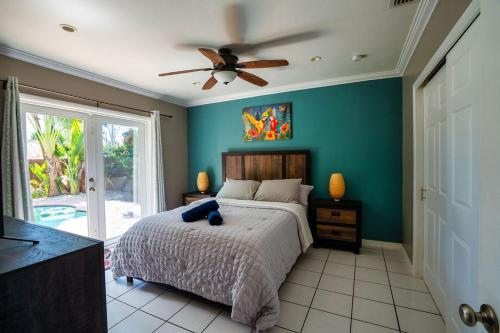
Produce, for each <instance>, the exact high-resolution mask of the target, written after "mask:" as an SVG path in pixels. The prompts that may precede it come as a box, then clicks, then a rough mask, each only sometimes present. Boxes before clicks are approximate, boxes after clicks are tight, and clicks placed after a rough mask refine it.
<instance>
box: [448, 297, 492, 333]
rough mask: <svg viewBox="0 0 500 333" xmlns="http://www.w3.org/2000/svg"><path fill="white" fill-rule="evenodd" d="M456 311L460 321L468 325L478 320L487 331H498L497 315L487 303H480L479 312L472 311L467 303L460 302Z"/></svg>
mask: <svg viewBox="0 0 500 333" xmlns="http://www.w3.org/2000/svg"><path fill="white" fill-rule="evenodd" d="M458 313H459V314H460V319H462V322H463V323H464V324H465V325H467V326H469V327H474V326H476V324H477V322H480V323H482V324H483V326H484V328H485V329H486V331H488V332H489V333H499V327H498V318H497V315H496V313H495V310H493V308H492V307H491V306H490V305H488V304H483V305H481V308H480V309H479V312H476V311H474V309H473V308H472V307H471V306H470V305H469V304H462V305H460V308H459V310H458Z"/></svg>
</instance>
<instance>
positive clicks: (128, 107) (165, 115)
mask: <svg viewBox="0 0 500 333" xmlns="http://www.w3.org/2000/svg"><path fill="white" fill-rule="evenodd" d="M0 81H2V82H4V83H5V82H7V80H0ZM19 86H20V87H24V88H29V89H34V90H40V91H45V92H49V93H52V94H56V95H61V96H66V97H71V98H77V99H83V100H86V101H90V102H93V103H96V105H97V107H100V105H101V104H107V105H111V106H116V107H119V108H124V109H129V110H134V111H138V112H143V113H148V114H152V113H153V111H148V110H142V109H137V108H132V107H130V106H124V105H119V104H114V103H108V102H102V101H98V100H95V99H91V98H87V97H80V96H76V95H72V94H67V93H62V92H59V91H55V90H50V89H44V88H39V87H35V86H31V85H28V84H23V83H19ZM160 116H161V117H167V118H170V119H172V118H173V116H172V115H169V114H161V113H160Z"/></svg>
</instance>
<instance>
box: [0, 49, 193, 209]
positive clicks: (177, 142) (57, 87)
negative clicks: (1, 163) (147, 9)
mask: <svg viewBox="0 0 500 333" xmlns="http://www.w3.org/2000/svg"><path fill="white" fill-rule="evenodd" d="M8 76H16V77H17V78H18V79H19V82H20V83H23V84H27V85H31V86H36V87H40V88H44V89H50V90H54V91H58V92H63V93H67V94H71V95H76V96H80V97H85V98H90V99H94V100H99V101H103V102H107V103H113V104H119V105H124V106H128V107H133V108H138V109H143V110H159V111H160V112H161V113H163V114H170V115H172V116H173V118H172V119H168V118H165V117H163V118H162V130H163V139H164V140H163V144H164V163H165V190H166V195H167V206H168V209H172V208H175V207H177V206H179V205H181V200H182V198H181V194H182V192H185V191H186V190H187V188H188V184H187V169H188V158H187V112H186V108H184V107H181V106H178V105H174V104H170V103H167V102H163V101H160V100H157V99H154V98H150V97H146V96H142V95H138V94H135V93H131V92H128V91H125V90H121V89H118V88H113V87H110V86H107V85H104V84H100V83H97V82H93V81H90V80H86V79H82V78H79V77H75V76H72V75H68V74H64V73H61V72H57V71H54V70H51V69H47V68H44V67H40V66H37V65H33V64H29V63H26V62H23V61H20V60H16V59H13V58H9V57H5V56H3V55H0V79H6V78H7V77H8ZM26 92H28V93H33V92H30V91H26ZM0 95H2V94H0ZM45 96H47V97H52V98H59V99H61V97H60V96H55V95H52V96H51V95H49V94H46V95H45ZM2 97H3V96H2ZM0 98H1V97H0ZM71 101H72V102H77V103H82V104H89V103H88V102H85V101H83V100H71ZM0 105H2V107H1V108H0V110H1V109H3V103H2V104H0ZM104 107H106V108H111V107H109V106H108V105H105V106H104ZM122 111H125V110H122ZM0 112H1V111H0ZM0 119H3V115H2V116H1V117H0ZM1 121H2V120H0V122H1ZM0 128H1V127H0Z"/></svg>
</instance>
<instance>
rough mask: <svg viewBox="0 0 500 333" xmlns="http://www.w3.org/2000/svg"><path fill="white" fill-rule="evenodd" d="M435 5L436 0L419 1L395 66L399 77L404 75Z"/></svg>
mask: <svg viewBox="0 0 500 333" xmlns="http://www.w3.org/2000/svg"><path fill="white" fill-rule="evenodd" d="M437 3H438V0H421V1H420V3H419V4H418V7H417V12H416V13H415V16H414V17H413V21H412V23H411V26H410V31H408V35H407V36H406V40H405V43H404V45H403V49H402V50H401V54H400V55H399V60H398V63H397V65H396V69H395V71H396V72H397V73H399V75H401V76H402V75H403V74H404V71H405V70H406V66H408V63H409V62H410V59H411V57H412V55H413V52H415V48H416V47H417V44H418V42H419V41H420V37H422V33H423V32H424V29H425V27H426V26H427V23H429V19H430V18H431V15H432V13H433V12H434V9H435V8H436V5H437Z"/></svg>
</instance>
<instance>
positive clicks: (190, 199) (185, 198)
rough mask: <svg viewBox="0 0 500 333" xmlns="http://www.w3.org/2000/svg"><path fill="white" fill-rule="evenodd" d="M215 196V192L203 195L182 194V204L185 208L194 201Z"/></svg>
mask: <svg viewBox="0 0 500 333" xmlns="http://www.w3.org/2000/svg"><path fill="white" fill-rule="evenodd" d="M216 194H217V193H216V192H208V191H207V192H205V193H201V192H198V191H194V192H186V193H182V204H183V205H184V206H186V205H189V204H190V203H191V202H193V201H196V200H200V199H204V198H210V197H215V195H216Z"/></svg>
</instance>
